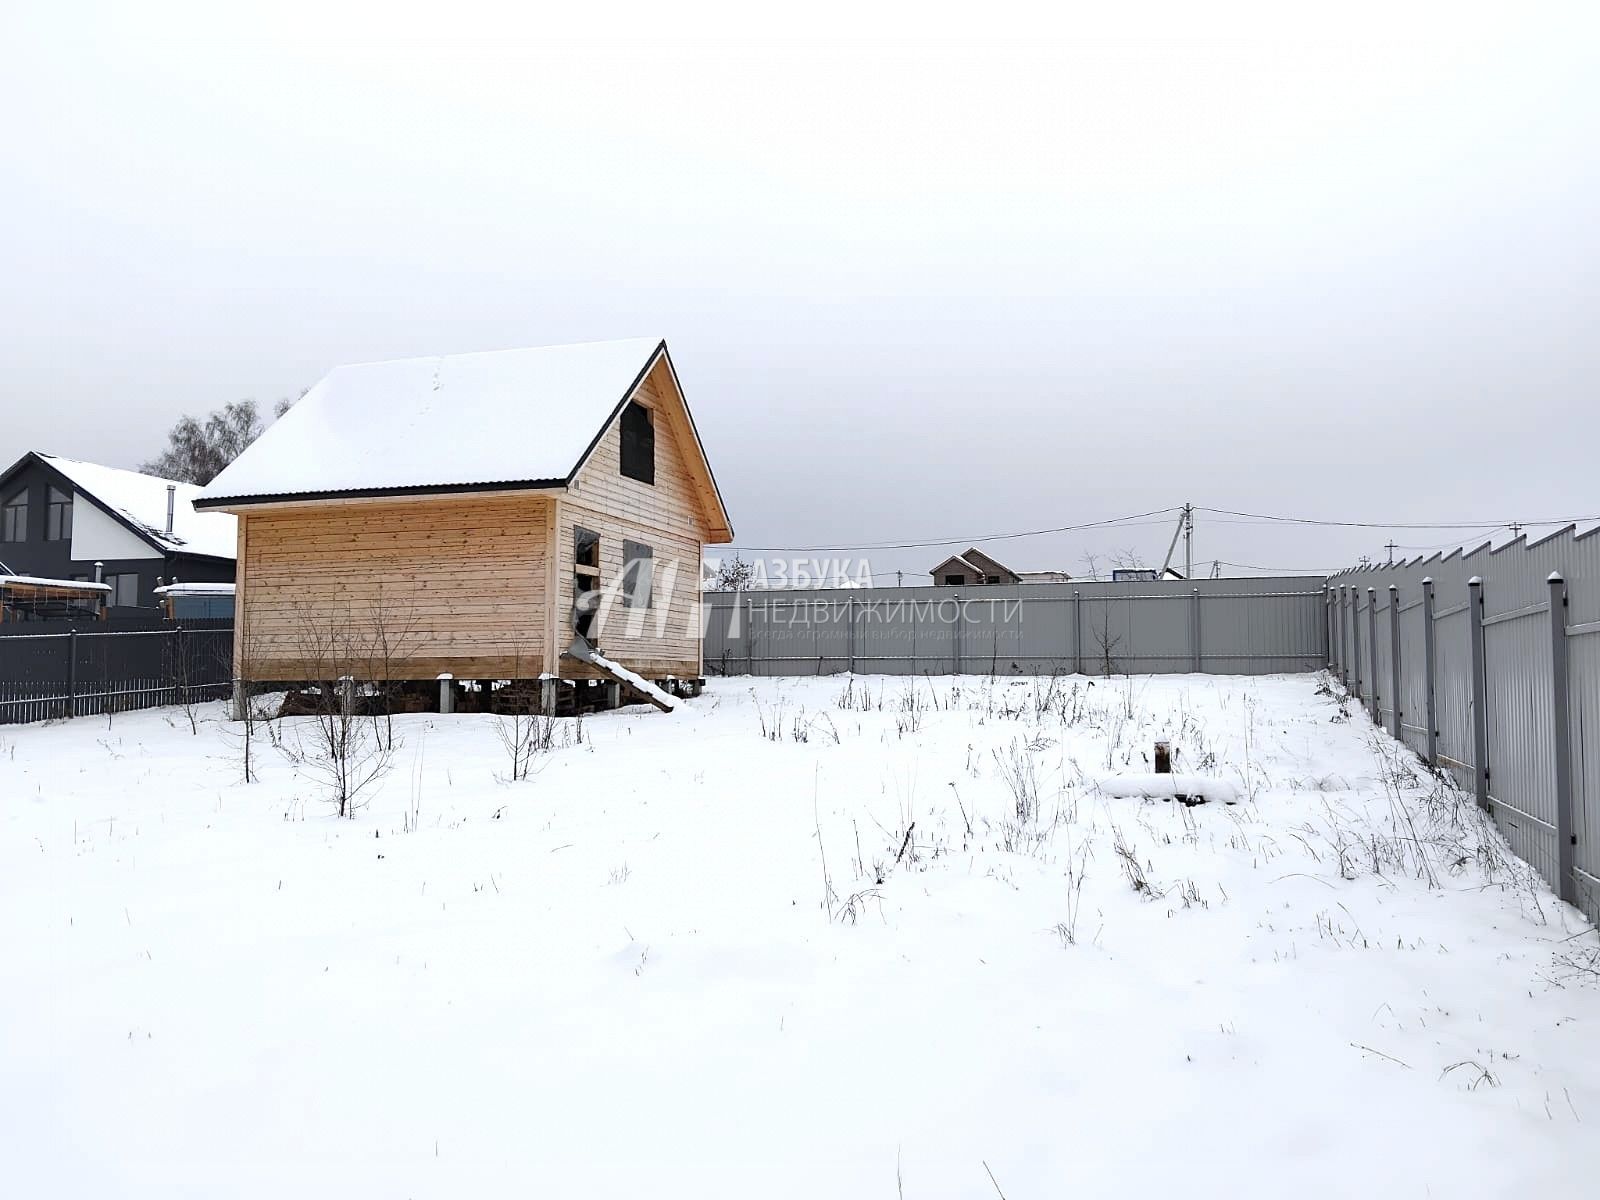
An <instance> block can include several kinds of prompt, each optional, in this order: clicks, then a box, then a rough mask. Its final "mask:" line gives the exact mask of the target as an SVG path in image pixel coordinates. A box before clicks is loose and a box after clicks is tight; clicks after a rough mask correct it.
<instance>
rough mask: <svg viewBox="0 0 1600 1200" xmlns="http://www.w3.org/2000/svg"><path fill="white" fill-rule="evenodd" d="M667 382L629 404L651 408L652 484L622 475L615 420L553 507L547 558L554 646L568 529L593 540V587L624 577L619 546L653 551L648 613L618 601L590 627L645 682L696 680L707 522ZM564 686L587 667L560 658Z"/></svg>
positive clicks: (568, 608)
mask: <svg viewBox="0 0 1600 1200" xmlns="http://www.w3.org/2000/svg"><path fill="white" fill-rule="evenodd" d="M672 386H673V384H672V381H671V376H670V374H669V373H668V372H666V370H665V367H664V366H662V367H659V368H658V369H657V370H656V371H653V372H652V373H651V374H650V375H649V376H648V377H647V378H646V379H645V381H644V382H643V383H642V384H641V385H640V387H639V390H638V391H637V392H636V393H635V396H634V399H635V400H636V401H638V402H639V403H641V404H643V405H645V406H646V407H647V408H649V409H651V411H652V415H653V422H654V424H655V431H656V435H655V446H656V480H655V483H654V484H653V485H652V484H648V483H640V482H639V481H638V480H636V479H629V478H628V477H627V476H625V475H623V474H622V425H621V422H620V420H618V421H613V422H612V424H611V425H610V427H609V428H608V429H607V430H606V431H605V433H604V434H603V435H602V436H601V438H600V440H599V442H598V443H597V444H596V445H595V448H594V450H593V452H592V453H591V454H590V456H589V459H588V461H587V462H586V463H585V464H584V466H583V469H582V470H581V471H579V472H578V474H577V476H576V478H575V479H574V480H573V484H572V486H571V488H570V489H569V490H568V492H567V494H566V496H564V497H563V498H562V499H561V501H560V504H559V505H558V506H557V516H556V521H555V529H556V534H555V545H554V555H555V557H556V559H557V561H558V563H559V564H560V565H559V569H558V571H557V576H556V595H557V602H556V605H555V609H554V614H553V615H554V616H555V617H556V622H555V623H556V627H557V636H558V648H559V647H560V646H565V645H566V643H567V642H568V641H569V640H570V639H571V637H572V626H571V619H570V614H571V612H572V598H573V589H572V574H573V571H572V568H573V560H574V553H575V551H574V544H573V530H574V529H575V528H576V527H578V526H582V527H583V528H585V529H589V530H592V531H593V532H595V533H597V534H599V535H600V584H601V586H602V588H604V587H607V586H609V585H611V584H613V583H615V582H617V581H618V580H620V579H621V576H622V566H623V558H622V543H623V541H624V539H626V540H629V541H636V542H642V543H643V544H645V545H647V546H649V547H650V548H651V550H652V551H653V553H654V559H653V562H654V584H655V587H654V592H655V595H654V603H653V606H652V607H651V608H648V609H633V608H624V607H623V606H622V604H621V602H620V597H619V598H618V599H617V600H615V601H613V602H612V603H611V604H610V605H609V606H608V607H607V609H606V610H605V612H604V616H603V621H602V622H601V624H600V625H599V626H598V627H597V637H598V641H599V643H600V646H601V648H602V650H603V651H604V653H605V654H606V655H607V657H609V658H612V659H613V660H615V661H616V662H619V663H621V664H622V665H623V666H625V667H627V668H629V669H630V670H633V671H635V672H637V673H638V674H640V675H643V676H645V677H646V678H660V677H662V676H665V675H677V676H684V677H694V676H698V675H699V674H700V669H701V668H700V645H701V636H700V633H701V631H700V555H701V547H702V545H703V543H704V540H705V536H706V530H707V524H706V516H705V513H706V509H705V507H704V504H703V500H702V497H701V495H700V494H699V485H698V483H697V481H696V480H695V479H694V478H693V477H692V476H691V473H690V471H689V469H688V466H687V459H686V456H685V453H684V451H685V449H686V447H687V446H689V445H690V444H691V443H689V442H688V441H687V440H686V439H687V438H688V436H689V434H688V431H687V427H686V426H685V425H684V423H683V422H682V420H681V418H680V415H679V414H680V413H681V409H680V408H679V407H678V405H676V404H675V403H672V400H673V398H674V397H673V394H672V393H671V392H670V391H667V390H666V389H670V388H672ZM559 671H560V674H561V675H562V677H563V678H573V679H582V678H594V677H596V676H597V675H598V672H596V671H595V670H594V669H593V668H592V667H588V666H586V665H584V664H581V663H576V662H574V661H572V660H571V659H563V660H562V661H561V663H560V667H559Z"/></svg>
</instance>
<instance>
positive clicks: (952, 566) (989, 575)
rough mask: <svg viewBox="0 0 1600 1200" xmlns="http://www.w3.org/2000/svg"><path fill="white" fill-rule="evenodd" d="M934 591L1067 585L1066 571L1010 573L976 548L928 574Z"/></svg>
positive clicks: (971, 548) (1007, 568)
mask: <svg viewBox="0 0 1600 1200" xmlns="http://www.w3.org/2000/svg"><path fill="white" fill-rule="evenodd" d="M930 574H931V575H932V576H933V582H934V585H935V586H936V587H970V586H973V585H981V584H998V583H1066V582H1067V580H1069V579H1071V578H1072V576H1070V575H1068V574H1067V573H1066V572H1065V571H1013V570H1012V569H1011V568H1010V567H1008V566H1006V565H1005V564H1003V563H1000V562H997V561H996V560H995V559H992V558H990V557H989V556H988V555H987V554H985V553H984V552H983V551H982V550H979V549H978V548H977V547H976V546H971V547H968V548H967V549H966V550H965V551H963V552H962V553H960V554H952V555H951V556H950V557H949V558H947V559H945V560H944V561H943V562H942V563H940V564H939V565H938V566H937V567H934V568H933V570H932V571H931V572H930Z"/></svg>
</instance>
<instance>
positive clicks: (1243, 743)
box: [0, 676, 1600, 1200]
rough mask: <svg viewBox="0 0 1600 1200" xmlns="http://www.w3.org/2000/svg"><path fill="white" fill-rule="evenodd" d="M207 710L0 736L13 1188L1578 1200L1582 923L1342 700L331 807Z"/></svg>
mask: <svg viewBox="0 0 1600 1200" xmlns="http://www.w3.org/2000/svg"><path fill="white" fill-rule="evenodd" d="M1319 684H1320V686H1319ZM203 717H204V719H202V721H201V722H200V724H199V726H198V733H194V732H191V730H190V727H189V724H188V722H187V721H186V720H185V719H184V718H183V716H182V714H175V713H164V712H159V711H157V712H146V713H138V714H128V715H125V716H120V717H116V718H113V719H111V720H109V721H107V720H99V719H95V720H78V721H74V722H70V723H62V724H55V725H47V726H36V727H27V728H14V729H8V730H3V731H0V1183H3V1187H4V1191H5V1192H6V1194H9V1195H15V1196H41V1195H83V1196H90V1195H94V1196H153V1197H154V1196H159V1197H172V1196H186V1195H187V1196H214V1195H233V1196H245V1195H248V1196H256V1195H259V1196H273V1197H277V1196H282V1195H286V1194H310V1195H339V1196H341V1197H351V1196H369V1195H370V1196H441V1197H459V1196H465V1195H473V1196H499V1195H507V1196H509V1195H516V1196H642V1195H649V1196H680V1195H681V1196H686V1197H688V1196H693V1197H722V1196H727V1197H735V1196H737V1197H749V1196H756V1195H760V1196H765V1197H771V1196H794V1197H818V1196H829V1197H844V1196H850V1197H855V1196H860V1197H894V1196H899V1195H903V1196H905V1197H956V1196H986V1195H994V1194H996V1193H1003V1194H1004V1195H1005V1196H1006V1197H1008V1198H1009V1200H1024V1198H1027V1197H1047V1196H1048V1197H1056V1196H1063V1195H1086V1196H1091V1195H1113V1194H1114V1195H1119V1196H1127V1195H1135V1196H1137V1195H1151V1194H1169V1195H1183V1196H1189V1197H1195V1196H1227V1197H1247V1196H1263V1197H1269V1196H1270V1197H1279V1196H1284V1195H1297V1196H1330V1197H1332V1196H1339V1197H1343V1196H1346V1195H1349V1194H1350V1193H1351V1192H1352V1191H1355V1190H1358V1189H1359V1190H1360V1191H1362V1192H1365V1193H1369V1194H1375V1195H1380V1196H1424V1195H1438V1196H1451V1197H1458V1198H1459V1197H1468V1196H1502V1195H1510V1194H1513V1193H1516V1194H1522V1193H1527V1194H1530V1195H1540V1196H1567V1195H1581V1194H1586V1193H1587V1191H1588V1190H1589V1189H1590V1188H1591V1187H1592V1179H1591V1176H1592V1175H1593V1165H1594V1151H1593V1144H1594V1134H1593V1131H1594V1129H1595V1128H1596V1126H1597V1124H1600V966H1597V962H1600V950H1597V942H1596V936H1595V933H1594V931H1593V930H1592V929H1590V928H1588V927H1587V926H1586V925H1585V924H1584V923H1583V922H1582V921H1581V920H1580V919H1579V918H1578V917H1577V916H1576V914H1574V913H1573V912H1572V911H1571V910H1569V909H1567V908H1565V907H1564V906H1562V905H1560V904H1558V903H1557V902H1556V901H1555V900H1554V899H1553V898H1552V896H1551V895H1550V893H1549V892H1548V890H1547V889H1545V888H1544V886H1543V885H1542V884H1541V883H1539V882H1538V881H1537V880H1536V879H1534V878H1533V877H1532V875H1531V874H1530V872H1529V871H1528V870H1527V868H1526V867H1524V866H1523V865H1522V864H1521V863H1519V862H1518V861H1517V860H1515V859H1514V858H1512V857H1511V856H1510V855H1509V853H1508V852H1507V851H1506V849H1505V846H1504V844H1503V843H1502V841H1501V840H1500V839H1499V837H1498V836H1497V835H1496V834H1495V833H1494V832H1493V831H1492V830H1491V829H1490V828H1488V827H1487V826H1486V825H1485V823H1484V821H1483V819H1482V818H1481V816H1480V815H1479V814H1478V813H1477V812H1476V810H1475V809H1474V808H1473V807H1472V805H1471V803H1470V801H1468V800H1466V799H1464V798H1463V797H1462V796H1461V795H1460V794H1459V793H1458V792H1457V791H1455V790H1454V789H1453V788H1451V787H1449V786H1448V785H1446V784H1445V783H1443V782H1442V781H1440V780H1438V779H1436V778H1435V777H1433V776H1431V775H1430V774H1429V773H1428V772H1427V771H1426V770H1425V769H1424V768H1423V767H1422V766H1421V765H1420V764H1419V763H1418V762H1417V761H1416V759H1415V758H1414V756H1412V755H1410V754H1409V753H1408V752H1406V751H1405V750H1403V749H1402V748H1400V747H1399V746H1397V745H1396V744H1394V743H1393V742H1391V741H1390V740H1389V739H1387V738H1386V737H1384V736H1383V735H1382V734H1380V733H1377V732H1375V731H1374V730H1373V729H1372V728H1371V726H1370V725H1369V724H1368V723H1367V721H1366V720H1365V718H1364V717H1363V716H1362V715H1361V713H1360V712H1359V710H1354V709H1352V707H1351V706H1350V705H1348V704H1346V703H1343V702H1342V701H1341V700H1340V698H1339V697H1338V696H1337V695H1335V694H1334V693H1333V691H1332V690H1331V689H1330V688H1329V687H1328V686H1327V685H1326V683H1325V681H1319V680H1317V679H1314V678H1312V677H1308V676H1307V677H1272V678H1261V679H1239V678H1206V677H1198V676H1168V677H1160V678H1153V679H1152V678H1141V677H1134V678H1130V679H1109V680H1105V679H1102V680H1096V681H1093V682H1091V681H1089V680H1087V679H1083V678H1073V677H1069V678H1063V679H1038V680H1031V679H1030V680H986V679H980V678H962V679H934V680H927V679H917V680H906V679H886V678H856V679H844V678H823V679H806V680H739V679H728V680H720V681H716V682H715V684H714V686H713V687H712V688H711V689H710V691H709V692H708V694H707V695H706V697H704V698H703V699H701V700H698V701H695V702H693V703H689V704H686V705H684V706H683V707H682V708H681V709H680V711H679V712H678V713H676V714H673V715H670V716H668V715H664V714H660V713H657V712H654V711H651V710H642V709H641V710H626V711H624V712H621V713H616V714H608V715H605V716H602V717H595V718H591V719H588V720H586V721H584V722H583V723H582V725H581V727H580V726H579V725H578V724H577V723H576V722H572V721H558V722H553V723H545V724H543V725H541V726H539V727H536V728H534V729H532V731H531V733H530V734H529V736H528V737H524V736H523V735H522V733H521V732H519V731H512V732H511V734H510V735H509V736H508V735H507V730H506V729H505V727H504V726H503V725H501V723H500V722H497V721H496V719H494V718H490V717H481V716H462V717H437V716H412V717H400V718H396V719H395V722H394V740H395V750H394V753H393V757H392V759H391V760H390V761H389V763H388V764H387V766H388V770H387V771H386V772H382V773H380V774H379V777H378V778H377V779H376V782H375V783H374V784H373V785H372V786H371V787H369V788H368V789H367V790H366V791H365V792H364V794H363V795H362V797H361V800H362V803H363V805H364V807H363V806H358V807H357V808H356V811H355V813H354V816H353V818H352V819H341V818H339V817H338V816H337V815H335V810H334V809H333V808H332V807H331V806H330V805H329V804H328V803H327V802H326V797H327V790H326V784H325V782H323V781H324V780H325V779H326V774H327V773H326V772H325V771H321V772H319V771H318V770H316V769H315V764H312V763H308V762H307V761H306V759H305V754H304V751H303V750H301V751H297V750H296V746H297V745H301V743H300V742H299V741H298V740H297V725H298V723H297V722H286V723H281V724H280V723H274V724H273V725H271V726H263V727H261V728H260V729H259V730H258V733H257V741H256V744H255V746H254V755H253V767H254V770H255V772H256V773H257V774H258V776H259V779H258V781H257V782H252V783H248V784H246V783H243V782H241V769H240V758H241V754H240V746H239V744H238V743H239V736H240V734H239V726H236V725H230V724H228V723H226V722H223V721H222V720H221V719H220V718H221V713H220V709H207V710H206V711H205V712H204V713H203ZM497 726H498V728H497ZM300 728H301V730H302V731H303V727H300ZM269 731H270V735H271V738H270V740H269ZM1157 739H1167V740H1170V741H1171V742H1172V744H1173V746H1174V748H1175V750H1176V752H1177V762H1176V768H1177V770H1179V771H1181V772H1185V773H1191V774H1195V775H1202V776H1210V777H1212V778H1215V779H1221V780H1225V781H1226V782H1227V783H1228V784H1230V785H1231V786H1232V790H1233V791H1234V792H1235V793H1236V794H1237V795H1238V796H1239V798H1240V800H1239V803H1237V804H1234V805H1225V804H1207V805H1202V806H1198V807H1192V808H1191V807H1187V806H1185V805H1183V804H1178V803H1173V802H1169V801H1161V800H1141V799H1137V798H1117V797H1114V796H1111V795H1108V794H1107V793H1106V791H1105V790H1102V789H1101V788H1100V787H1099V786H1098V781H1100V780H1102V779H1104V778H1106V777H1107V776H1111V775H1131V774H1144V773H1147V772H1149V771H1150V770H1151V769H1152V768H1151V763H1150V761H1149V760H1150V753H1151V748H1152V746H1153V743H1154V742H1155V741H1156V740H1157ZM273 740H275V741H277V742H278V743H280V748H275V747H274V745H273V744H272V742H273ZM517 745H521V746H522V747H523V749H524V752H525V753H527V754H529V755H530V761H529V763H528V769H527V770H526V772H524V771H523V770H522V769H521V764H520V763H519V766H518V767H517V768H513V766H512V759H511V754H510V750H511V747H513V746H517ZM530 746H531V749H529V747H530ZM523 774H525V775H526V777H525V778H516V779H513V778H512V777H513V775H518V776H520V775H523ZM1110 790H1115V789H1110ZM1224 790H1226V789H1224Z"/></svg>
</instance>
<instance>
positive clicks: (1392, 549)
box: [1383, 538, 1395, 567]
mask: <svg viewBox="0 0 1600 1200" xmlns="http://www.w3.org/2000/svg"><path fill="white" fill-rule="evenodd" d="M1383 548H1384V549H1385V550H1387V551H1388V552H1389V561H1388V562H1387V563H1385V564H1384V565H1385V566H1389V567H1392V566H1394V552H1395V544H1394V539H1392V538H1391V539H1390V540H1389V541H1387V542H1385V543H1384V544H1383Z"/></svg>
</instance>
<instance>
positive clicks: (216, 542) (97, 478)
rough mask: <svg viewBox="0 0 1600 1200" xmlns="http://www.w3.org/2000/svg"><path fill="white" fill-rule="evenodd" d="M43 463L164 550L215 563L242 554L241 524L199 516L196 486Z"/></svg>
mask: <svg viewBox="0 0 1600 1200" xmlns="http://www.w3.org/2000/svg"><path fill="white" fill-rule="evenodd" d="M39 457H40V458H41V459H43V460H44V461H45V462H47V463H49V464H50V465H51V466H52V467H54V468H55V469H56V470H58V471H60V472H61V473H62V474H63V475H65V476H66V477H67V478H68V479H70V480H71V481H72V484H73V487H75V488H77V489H78V490H79V491H82V492H86V493H88V494H89V495H90V496H93V497H94V498H95V499H96V500H98V501H99V502H100V503H101V504H103V505H105V506H106V508H108V509H110V510H111V511H112V512H114V513H116V514H117V515H119V516H121V517H122V518H123V519H124V520H126V521H128V522H129V523H130V524H132V525H133V526H135V527H136V528H137V529H138V530H139V531H140V532H141V533H143V534H145V535H146V536H148V537H149V538H150V539H151V540H152V541H153V542H155V543H156V544H157V545H158V546H160V547H162V548H164V549H168V550H181V551H183V552H184V553H186V554H205V555H209V556H211V557H215V558H232V557H233V556H234V555H235V554H236V553H237V551H238V528H239V525H238V519H237V518H235V517H233V516H232V515H230V514H228V513H215V512H197V511H196V510H195V507H194V498H195V497H196V496H198V495H199V494H200V489H199V488H198V487H196V486H195V485H194V484H192V483H179V482H178V481H177V480H173V479H162V478H160V477H159V476H156V475H142V474H140V473H139V472H138V471H125V470H123V469H122V468H120V467H103V466H101V465H100V464H99V463H88V462H79V461H78V460H77V459H73V458H58V457H57V456H56V455H54V454H41V455H39ZM169 484H171V485H172V486H173V487H175V488H176V489H177V492H176V495H175V503H174V504H173V510H172V532H171V533H167V532H166V528H167V486H168V485H169Z"/></svg>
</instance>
